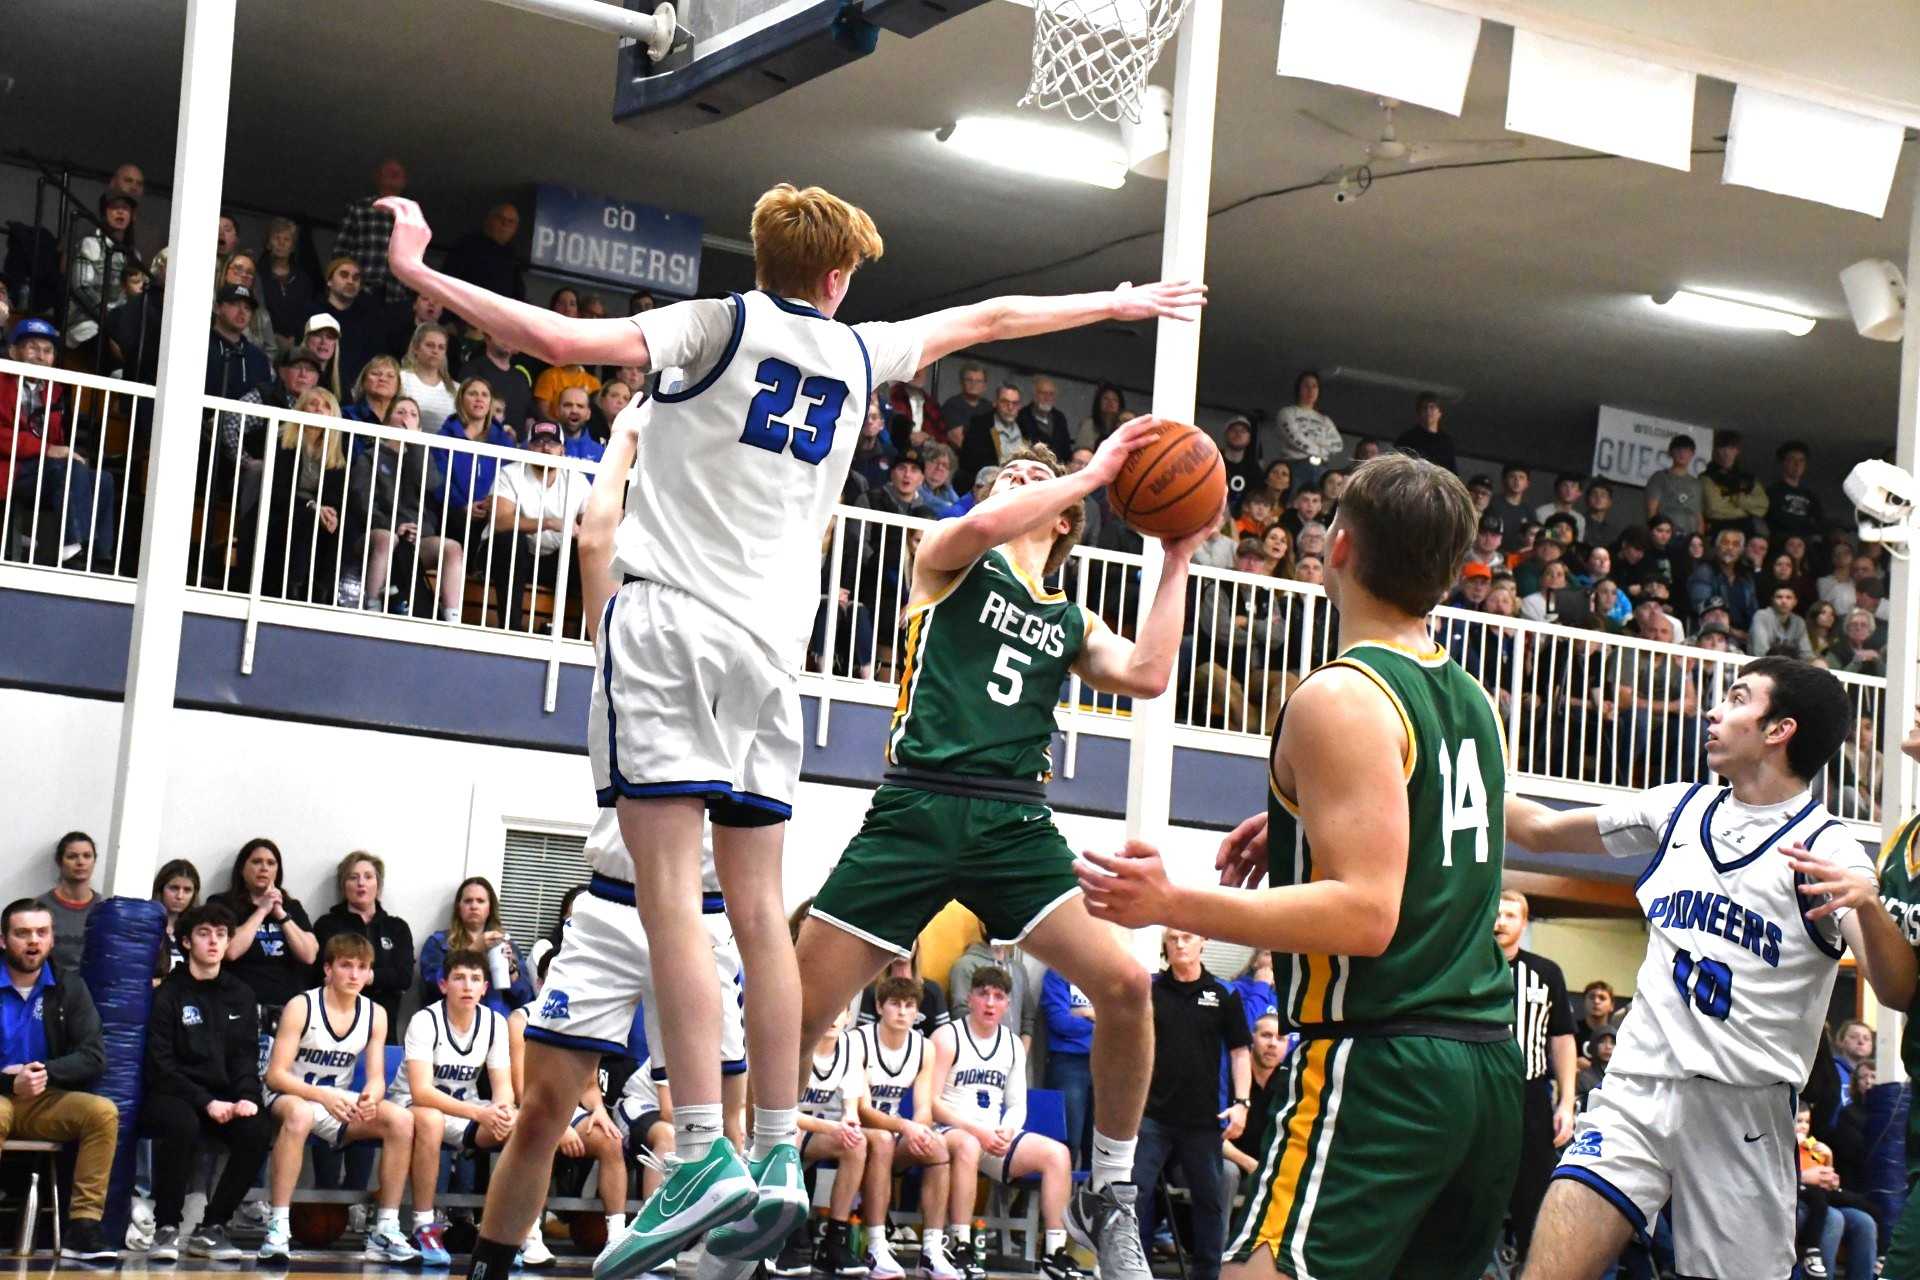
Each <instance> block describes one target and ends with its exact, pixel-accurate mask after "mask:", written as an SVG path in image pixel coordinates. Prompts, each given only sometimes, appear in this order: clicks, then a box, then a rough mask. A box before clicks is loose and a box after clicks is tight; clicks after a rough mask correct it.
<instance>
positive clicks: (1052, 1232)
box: [1045, 1227, 1067, 1257]
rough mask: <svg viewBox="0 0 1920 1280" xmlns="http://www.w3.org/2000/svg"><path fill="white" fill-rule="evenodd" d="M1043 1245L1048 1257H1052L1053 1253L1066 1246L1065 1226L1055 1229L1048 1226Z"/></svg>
mask: <svg viewBox="0 0 1920 1280" xmlns="http://www.w3.org/2000/svg"><path fill="white" fill-rule="evenodd" d="M1045 1247H1046V1250H1047V1256H1048V1257H1052V1256H1053V1255H1054V1254H1056V1253H1058V1252H1060V1250H1062V1249H1064V1248H1066V1247H1067V1231H1066V1228H1065V1227H1061V1228H1058V1229H1055V1228H1053V1227H1048V1228H1047V1239H1046V1246H1045Z"/></svg>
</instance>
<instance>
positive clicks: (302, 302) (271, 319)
mask: <svg viewBox="0 0 1920 1280" xmlns="http://www.w3.org/2000/svg"><path fill="white" fill-rule="evenodd" d="M299 234H300V229H299V227H298V226H296V225H295V224H294V223H293V221H292V220H291V219H288V218H275V219H273V220H272V221H270V222H268V223H267V251H266V254H265V255H264V256H263V257H262V258H261V259H260V263H261V266H262V267H264V268H265V269H264V270H262V271H261V272H260V273H259V277H258V278H257V279H256V280H255V282H254V283H255V286H256V287H257V289H258V291H259V296H260V301H261V303H262V305H264V306H265V307H266V311H267V322H268V323H269V324H270V325H271V326H272V328H273V337H274V341H275V342H276V343H277V344H278V345H279V349H280V350H282V351H285V350H287V349H289V348H290V347H292V346H294V345H295V344H297V343H299V342H303V341H305V340H306V336H305V335H307V334H310V333H311V332H312V331H313V326H312V323H311V320H310V319H309V317H311V316H312V314H313V312H314V309H315V308H316V307H317V306H318V305H319V303H320V291H319V290H318V289H317V288H316V286H315V281H314V279H313V277H312V276H309V275H308V274H307V273H306V272H304V271H302V270H301V269H300V262H299V259H298V255H297V254H296V252H295V250H296V249H297V247H298V238H299ZM334 323H335V332H338V324H339V322H338V321H337V320H336V321H335V322H334ZM349 385H351V384H349ZM333 391H334V393H335V394H336V395H337V394H339V388H338V387H335V388H333Z"/></svg>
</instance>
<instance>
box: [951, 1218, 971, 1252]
mask: <svg viewBox="0 0 1920 1280" xmlns="http://www.w3.org/2000/svg"><path fill="white" fill-rule="evenodd" d="M952 1235H953V1242H954V1243H955V1244H957V1245H959V1246H960V1247H961V1248H962V1249H964V1248H966V1247H967V1246H968V1245H970V1244H972V1243H973V1228H972V1227H969V1226H966V1225H964V1224H963V1223H958V1222H956V1223H954V1224H953V1230H952Z"/></svg>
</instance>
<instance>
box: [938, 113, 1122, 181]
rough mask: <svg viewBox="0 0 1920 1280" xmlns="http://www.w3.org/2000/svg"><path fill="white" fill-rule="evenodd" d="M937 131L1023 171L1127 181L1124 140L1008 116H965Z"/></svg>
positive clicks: (970, 152)
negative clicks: (1121, 144)
mask: <svg viewBox="0 0 1920 1280" xmlns="http://www.w3.org/2000/svg"><path fill="white" fill-rule="evenodd" d="M933 136H934V137H936V138H938V139H939V140H940V141H941V142H944V143H946V144H947V145H948V146H950V147H952V148H953V149H954V150H956V151H958V152H960V153H961V154H963V155H966V156H970V157H972V158H973V159H975V160H980V161H984V162H985V163H987V164H991V165H998V166H999V167H1000V168H1003V169H1012V170H1014V171H1016V172H1018V173H1028V174H1033V175H1035V176H1036V177H1042V178H1070V179H1072V180H1073V181H1075V182H1084V183H1087V184H1088V185H1089V186H1095V187H1106V188H1107V189H1108V190H1118V189H1119V188H1120V187H1121V186H1123V185H1124V184H1125V183H1126V180H1127V156H1126V152H1125V151H1124V150H1122V149H1121V146H1120V143H1119V141H1118V140H1117V139H1111V138H1103V137H1101V136H1099V135H1098V134H1093V133H1089V132H1087V131H1086V130H1084V129H1069V128H1066V127H1064V126H1062V125H1053V124H1035V123H1033V122H1031V121H1027V120H1016V119H1013V118H1011V117H1007V116H965V117H962V118H961V119H960V120H958V121H956V122H954V123H953V124H950V125H948V126H947V127H946V128H944V129H940V130H936V131H935V133H934V135H933Z"/></svg>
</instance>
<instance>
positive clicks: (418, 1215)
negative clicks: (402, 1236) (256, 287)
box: [413, 1209, 433, 1231]
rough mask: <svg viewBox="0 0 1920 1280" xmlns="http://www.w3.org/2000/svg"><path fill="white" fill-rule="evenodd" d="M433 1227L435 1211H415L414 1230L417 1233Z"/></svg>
mask: <svg viewBox="0 0 1920 1280" xmlns="http://www.w3.org/2000/svg"><path fill="white" fill-rule="evenodd" d="M432 1225H433V1210H431V1209H426V1210H420V1209H415V1210H414V1211H413V1229H414V1230H415V1231H420V1230H422V1229H424V1228H426V1227H430V1226H432Z"/></svg>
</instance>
